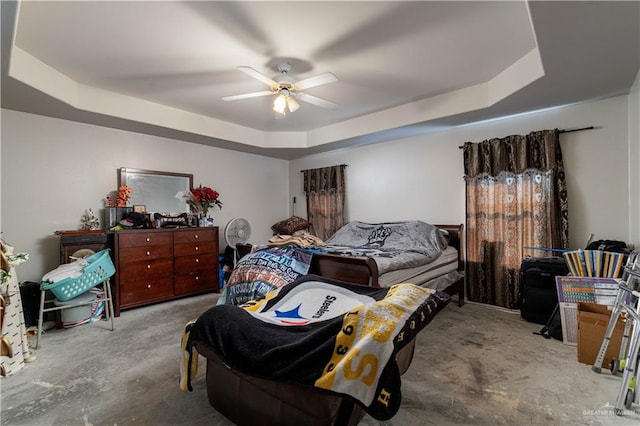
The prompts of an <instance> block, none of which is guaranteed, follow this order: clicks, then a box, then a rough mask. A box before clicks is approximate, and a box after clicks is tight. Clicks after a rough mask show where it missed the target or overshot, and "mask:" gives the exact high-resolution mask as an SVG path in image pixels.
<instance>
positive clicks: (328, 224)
mask: <svg viewBox="0 0 640 426" xmlns="http://www.w3.org/2000/svg"><path fill="white" fill-rule="evenodd" d="M346 167H347V166H346V165H344V164H341V165H339V166H331V167H322V168H319V169H309V170H303V171H302V173H304V192H305V194H306V195H307V220H308V221H309V222H311V232H312V233H313V234H315V235H316V236H317V237H319V238H321V239H322V240H326V239H327V238H329V237H330V236H332V235H333V234H334V233H335V232H336V231H337V230H338V229H339V228H341V227H342V226H343V225H344V197H345V191H344V187H345V184H344V170H345V168H346Z"/></svg>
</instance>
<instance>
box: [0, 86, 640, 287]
mask: <svg viewBox="0 0 640 426" xmlns="http://www.w3.org/2000/svg"><path fill="white" fill-rule="evenodd" d="M634 87H635V88H634V92H633V93H632V94H631V95H630V96H621V97H616V98H611V99H606V100H601V101H597V102H590V103H585V104H580V105H575V106H571V107H566V108H560V109H554V110H548V111H543V112H538V113H535V114H529V115H526V116H519V117H512V118H507V119H503V120H496V121H492V122H486V123H479V124H473V125H469V126H463V127H459V128H456V129H452V130H448V131H442V132H438V133H432V134H428V135H423V136H416V137H411V138H406V139H402V140H396V141H391V142H387V143H381V144H376V145H370V146H364V147H358V148H352V149H342V150H336V151H333V152H328V153H323V154H317V155H313V156H308V157H304V158H301V159H298V160H294V161H290V162H287V161H285V160H277V159H273V158H268V157H262V156H256V155H252V154H245V153H238V152H234V151H228V150H223V149H217V148H211V147H206V146H202V145H196V144H190V143H185V142H180V141H175V140H170V139H164V138H158V137H154V136H148V135H142V134H137V133H131V132H125V131H120V130H115V129H108V128H103V127H99V126H92V125H85V124H79V123H73V122H69V121H64V120H57V119H52V118H47V117H41V116H37V115H31V114H24V113H20V112H16V111H10V110H2V115H1V116H0V118H1V119H2V135H1V136H2V139H1V147H0V148H1V151H0V152H1V154H2V161H1V162H0V171H1V174H0V183H1V187H0V191H1V194H2V205H1V209H0V219H1V222H0V226H1V227H2V228H1V230H2V237H3V238H4V239H5V240H6V241H7V242H8V243H9V244H12V245H13V246H15V247H16V249H17V250H19V251H24V252H27V253H29V254H30V256H31V260H30V261H29V262H27V263H25V264H23V265H21V266H20V270H19V274H20V276H19V278H20V280H21V281H26V280H29V281H38V280H39V279H40V277H41V276H42V274H43V273H44V272H46V271H48V270H50V269H53V268H54V267H55V266H57V264H58V239H57V237H56V236H55V235H54V234H53V233H54V232H55V231H56V230H68V229H77V228H78V226H79V224H80V218H81V216H82V214H83V212H84V211H85V209H87V208H90V207H91V208H93V209H94V210H99V209H101V208H102V206H103V198H104V197H105V196H106V195H107V193H109V192H110V191H113V190H115V189H116V185H117V173H116V171H117V169H118V168H119V167H134V168H143V169H152V170H167V171H175V172H185V173H193V174H194V179H195V184H196V185H198V184H203V185H208V186H212V187H214V188H215V189H217V190H218V191H219V192H220V193H221V199H222V201H223V202H224V203H225V205H224V208H223V209H222V211H219V212H216V213H215V214H214V216H215V218H216V221H217V224H218V226H220V231H221V232H222V230H223V228H224V225H225V224H226V223H227V221H228V220H229V219H231V218H232V217H236V216H242V217H245V218H247V219H248V220H249V221H250V222H251V224H252V229H253V235H252V238H251V240H252V241H253V242H263V241H266V239H268V238H269V236H270V234H271V233H270V226H271V225H272V224H273V223H275V222H276V221H278V220H281V219H283V218H285V217H287V216H289V215H290V214H291V213H292V211H291V200H292V197H293V196H296V197H297V201H298V202H297V207H296V214H297V215H298V216H302V217H305V216H306V207H305V202H304V199H305V198H304V194H303V193H302V190H301V187H302V174H301V173H300V170H303V169H306V168H313V167H322V166H328V165H334V164H342V163H344V164H348V167H347V171H346V173H347V214H348V218H349V219H350V220H362V221H370V222H376V221H392V220H403V219H421V220H426V221H430V222H432V223H464V221H465V218H464V210H465V208H464V206H465V202H464V182H463V179H462V176H463V168H462V151H461V150H460V149H458V146H459V145H462V144H463V143H464V142H466V141H472V142H479V141H481V140H483V139H486V138H491V137H501V136H506V135H509V134H516V133H517V134H523V133H527V132H529V131H532V130H541V129H550V128H560V129H572V128H579V127H585V126H591V125H593V126H596V127H597V129H595V130H590V131H583V132H575V133H567V134H563V135H561V137H560V138H561V139H560V140H561V144H562V149H563V154H564V159H565V169H566V171H567V183H568V187H569V188H568V189H569V215H570V229H569V238H570V246H571V248H582V247H584V243H585V240H586V238H587V235H588V234H589V233H590V232H593V233H594V234H595V238H596V239H600V238H610V239H620V240H624V241H628V242H631V243H634V244H636V245H637V246H638V245H640V235H639V234H640V231H639V230H638V217H639V216H638V211H639V209H640V207H638V206H640V189H639V188H640V176H639V173H640V172H639V171H638V164H639V163H640V141H639V140H638V139H639V138H638V134H639V131H638V128H639V126H640V123H639V122H638V120H639V119H638V113H637V111H638V81H636V84H635V86H634ZM634 108H635V112H634ZM634 114H635V115H634ZM634 159H635V160H634ZM634 161H635V163H634ZM629 188H632V190H629ZM630 224H631V225H630ZM634 224H635V225H634ZM634 226H635V229H634ZM221 243H222V241H221Z"/></svg>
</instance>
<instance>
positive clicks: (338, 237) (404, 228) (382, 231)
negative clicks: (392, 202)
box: [326, 220, 447, 275]
mask: <svg viewBox="0 0 640 426" xmlns="http://www.w3.org/2000/svg"><path fill="white" fill-rule="evenodd" d="M326 243H327V245H328V247H327V250H328V251H329V252H330V253H338V254H346V255H351V256H369V257H371V258H373V259H374V260H375V261H376V264H377V265H378V272H379V273H380V275H382V274H384V273H385V272H389V271H395V270H397V269H403V268H413V267H416V266H420V265H425V264H427V263H430V262H433V261H434V260H435V259H437V258H438V256H440V254H441V253H442V251H443V250H444V249H445V248H446V247H447V234H446V231H442V230H440V229H438V228H437V227H435V226H433V225H431V224H428V223H425V222H422V221H419V220H414V221H404V222H388V223H364V222H358V221H353V222H349V223H347V224H346V225H345V226H343V227H342V228H340V229H339V230H338V231H337V232H336V233H335V234H334V235H333V236H332V237H330V238H329V239H328V240H327V241H326Z"/></svg>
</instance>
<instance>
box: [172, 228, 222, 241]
mask: <svg viewBox="0 0 640 426" xmlns="http://www.w3.org/2000/svg"><path fill="white" fill-rule="evenodd" d="M173 238H174V243H175V244H183V243H197V242H200V241H215V242H216V243H217V241H218V228H210V229H207V228H193V229H184V230H183V229H181V230H178V231H176V232H175V233H174V236H173Z"/></svg>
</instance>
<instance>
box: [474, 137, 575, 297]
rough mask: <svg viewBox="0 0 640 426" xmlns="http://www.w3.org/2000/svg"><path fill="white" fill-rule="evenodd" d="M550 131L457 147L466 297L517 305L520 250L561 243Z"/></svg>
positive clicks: (560, 191)
mask: <svg viewBox="0 0 640 426" xmlns="http://www.w3.org/2000/svg"><path fill="white" fill-rule="evenodd" d="M558 135H559V133H558V130H557V129H556V130H542V131H537V132H531V133H529V134H528V135H526V136H520V135H513V136H509V137H506V138H503V139H489V140H485V141H483V142H480V143H471V142H467V143H465V144H464V173H465V183H466V188H465V189H466V202H467V212H466V231H467V234H466V237H467V261H468V265H467V268H468V270H467V282H468V286H469V300H472V301H476V302H482V303H488V304H492V305H498V306H504V307H507V308H510V309H517V308H519V296H520V295H519V288H520V277H519V271H520V264H521V262H522V258H523V257H524V256H525V255H531V256H536V257H541V256H550V255H552V253H551V252H548V251H538V250H530V249H524V247H542V248H559V249H564V248H567V246H568V235H569V227H568V220H567V219H568V208H567V185H566V181H565V174H564V165H563V162H562V151H561V149H560V140H559V137H558Z"/></svg>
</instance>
